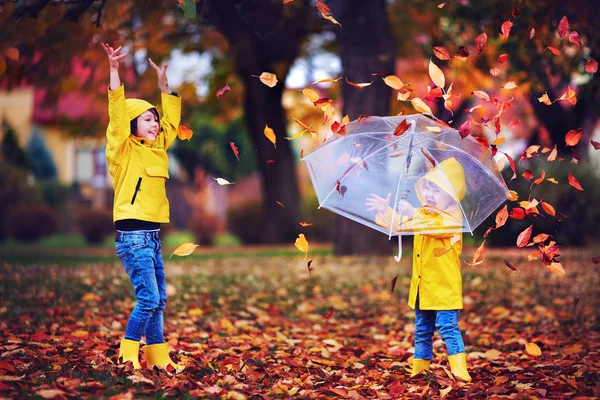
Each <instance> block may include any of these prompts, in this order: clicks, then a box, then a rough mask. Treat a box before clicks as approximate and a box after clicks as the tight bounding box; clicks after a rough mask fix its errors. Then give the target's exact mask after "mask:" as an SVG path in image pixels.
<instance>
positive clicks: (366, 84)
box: [346, 78, 373, 89]
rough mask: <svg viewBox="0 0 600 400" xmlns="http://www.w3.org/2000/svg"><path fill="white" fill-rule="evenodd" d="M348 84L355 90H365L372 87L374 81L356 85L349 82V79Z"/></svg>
mask: <svg viewBox="0 0 600 400" xmlns="http://www.w3.org/2000/svg"><path fill="white" fill-rule="evenodd" d="M346 82H347V83H348V84H350V85H352V86H354V87H355V88H359V89H362V88H365V87H367V86H371V84H373V81H371V82H367V83H356V82H351V81H349V80H348V78H346Z"/></svg>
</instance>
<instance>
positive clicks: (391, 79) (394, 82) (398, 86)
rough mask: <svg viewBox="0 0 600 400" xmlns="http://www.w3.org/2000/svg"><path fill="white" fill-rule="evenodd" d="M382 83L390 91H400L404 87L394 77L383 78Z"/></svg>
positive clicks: (398, 79)
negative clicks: (389, 88) (390, 89)
mask: <svg viewBox="0 0 600 400" xmlns="http://www.w3.org/2000/svg"><path fill="white" fill-rule="evenodd" d="M383 81H384V82H385V84H386V85H388V86H389V87H391V88H392V89H396V90H400V89H402V87H404V83H402V81H401V80H400V78H398V77H397V76H396V75H388V76H386V77H385V78H383Z"/></svg>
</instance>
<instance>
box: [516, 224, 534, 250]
mask: <svg viewBox="0 0 600 400" xmlns="http://www.w3.org/2000/svg"><path fill="white" fill-rule="evenodd" d="M532 230H533V225H530V226H529V228H527V229H525V230H524V231H523V232H521V233H520V234H519V237H517V247H525V246H526V245H527V243H528V242H529V238H530V237H531V231H532Z"/></svg>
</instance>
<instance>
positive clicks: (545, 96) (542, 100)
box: [538, 93, 552, 106]
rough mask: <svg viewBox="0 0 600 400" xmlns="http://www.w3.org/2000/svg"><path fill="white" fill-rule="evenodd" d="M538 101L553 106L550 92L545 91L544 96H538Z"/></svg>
mask: <svg viewBox="0 0 600 400" xmlns="http://www.w3.org/2000/svg"><path fill="white" fill-rule="evenodd" d="M538 101H539V102H540V103H544V104H545V105H547V106H551V105H552V102H551V101H550V97H548V93H544V94H543V95H542V97H538Z"/></svg>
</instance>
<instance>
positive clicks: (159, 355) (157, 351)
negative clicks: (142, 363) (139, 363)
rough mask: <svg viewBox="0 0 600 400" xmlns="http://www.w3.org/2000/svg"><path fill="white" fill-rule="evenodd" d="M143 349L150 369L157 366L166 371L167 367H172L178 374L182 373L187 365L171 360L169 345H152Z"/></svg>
mask: <svg viewBox="0 0 600 400" xmlns="http://www.w3.org/2000/svg"><path fill="white" fill-rule="evenodd" d="M142 349H143V350H144V358H145V359H146V365H147V366H148V368H152V367H153V366H155V365H157V366H159V367H162V368H165V369H166V368H167V366H169V365H170V366H172V367H173V368H175V369H176V370H177V372H181V371H182V370H183V369H184V368H185V365H180V364H176V363H175V362H174V361H173V360H171V357H169V344H168V343H158V344H150V345H148V346H144V347H143V348H142Z"/></svg>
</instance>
